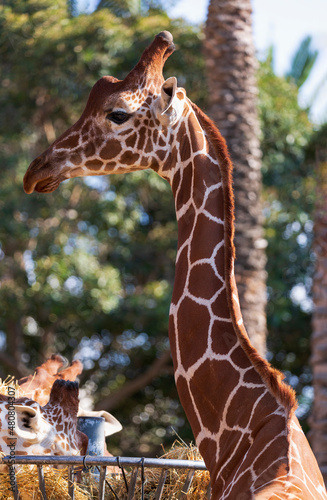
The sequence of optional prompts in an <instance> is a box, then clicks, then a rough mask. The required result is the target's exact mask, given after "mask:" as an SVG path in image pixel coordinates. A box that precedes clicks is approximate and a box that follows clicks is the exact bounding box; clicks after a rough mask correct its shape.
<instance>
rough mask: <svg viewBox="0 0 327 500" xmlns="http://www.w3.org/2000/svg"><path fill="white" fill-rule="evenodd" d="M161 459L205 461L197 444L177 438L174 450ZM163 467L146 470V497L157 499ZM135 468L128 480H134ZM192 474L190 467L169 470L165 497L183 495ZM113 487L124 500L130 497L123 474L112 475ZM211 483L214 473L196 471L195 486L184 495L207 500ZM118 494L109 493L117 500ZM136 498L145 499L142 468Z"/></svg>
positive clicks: (172, 497) (171, 497) (170, 498)
mask: <svg viewBox="0 0 327 500" xmlns="http://www.w3.org/2000/svg"><path fill="white" fill-rule="evenodd" d="M160 458H167V459H175V460H203V459H202V457H201V455H200V452H199V450H198V448H197V447H196V446H193V445H192V444H191V445H190V446H187V445H186V444H184V443H180V442H179V441H175V443H174V444H173V446H172V448H171V450H169V451H168V452H167V453H165V454H164V455H162V456H161V457H160ZM161 472H162V469H156V468H148V467H146V468H145V469H144V477H145V484H144V496H145V498H146V499H147V500H151V499H154V497H155V492H156V489H157V486H158V482H159V479H160V475H161ZM131 474H132V471H130V472H128V473H127V474H126V477H127V482H128V483H129V482H130V479H131ZM187 474H188V470H183V469H171V468H170V469H169V470H168V474H167V479H166V483H165V486H164V489H163V495H162V499H166V500H168V499H169V500H175V499H178V498H179V497H180V494H181V490H182V488H183V486H184V483H185V481H186V478H187ZM108 480H109V482H110V484H111V486H112V488H113V489H114V491H115V493H116V494H117V495H118V497H119V498H120V499H121V500H126V498H127V494H126V487H125V482H124V479H123V477H121V476H117V475H116V476H113V477H112V478H111V479H110V477H109V478H108ZM209 482H210V476H209V472H208V471H206V470H205V471H203V470H196V471H195V473H194V477H193V481H192V484H191V487H190V489H189V491H188V493H187V494H185V495H184V496H183V498H185V499H193V500H194V499H196V500H205V499H207V489H208V486H209ZM114 498H115V497H114V495H113V494H112V493H111V492H109V490H108V496H106V499H108V500H111V499H114ZM134 498H135V499H137V498H141V477H140V471H139V474H138V479H137V482H136V488H135V497H134Z"/></svg>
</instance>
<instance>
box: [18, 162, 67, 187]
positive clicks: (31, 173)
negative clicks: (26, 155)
mask: <svg viewBox="0 0 327 500" xmlns="http://www.w3.org/2000/svg"><path fill="white" fill-rule="evenodd" d="M66 178H67V177H66V176H65V175H63V174H61V175H59V176H58V175H56V176H55V175H53V172H52V168H51V165H50V164H49V162H47V161H46V160H45V157H44V156H43V155H41V156H39V157H38V158H36V159H35V160H34V161H32V163H31V164H30V166H29V167H28V169H27V172H26V174H25V176H24V180H23V185H24V191H25V193H27V194H31V193H33V192H34V191H37V192H38V193H52V191H55V189H57V187H58V186H59V184H60V183H61V182H62V181H63V180H65V179H66Z"/></svg>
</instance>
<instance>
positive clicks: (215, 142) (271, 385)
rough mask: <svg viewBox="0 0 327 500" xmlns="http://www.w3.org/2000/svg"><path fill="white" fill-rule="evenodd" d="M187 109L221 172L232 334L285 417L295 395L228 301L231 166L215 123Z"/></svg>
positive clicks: (292, 408)
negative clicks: (192, 113) (249, 335)
mask: <svg viewBox="0 0 327 500" xmlns="http://www.w3.org/2000/svg"><path fill="white" fill-rule="evenodd" d="M191 106H192V108H193V110H194V112H195V114H196V116H197V118H198V120H199V123H200V125H201V127H202V128H203V129H204V131H205V132H206V134H207V138H208V140H209V142H210V144H211V146H212V147H213V149H214V151H215V154H216V156H217V160H218V162H219V167H220V170H221V177H222V184H223V193H224V212H225V275H226V276H225V278H226V288H227V299H228V303H229V308H230V313H231V317H232V321H233V326H234V330H235V333H236V335H237V337H238V339H239V341H240V344H241V346H242V348H243V350H244V352H245V354H246V355H247V357H248V359H249V360H250V362H251V363H252V365H253V367H254V368H255V370H256V371H257V373H259V375H260V376H261V377H262V379H263V381H264V382H265V384H266V385H267V388H268V389H269V391H270V393H271V394H272V395H273V396H274V397H275V398H276V399H277V401H278V402H279V403H280V404H282V406H284V407H285V409H286V410H287V411H288V413H289V417H291V416H292V414H293V412H294V411H295V409H296V408H297V401H296V396H295V391H294V389H292V388H291V387H290V386H289V385H287V384H286V383H285V382H284V381H283V380H284V378H285V377H284V375H283V373H282V372H280V371H279V370H277V369H276V368H273V367H272V366H271V365H270V363H268V361H266V360H265V359H264V358H263V357H262V356H261V355H260V354H259V353H258V351H257V350H256V349H255V348H254V347H253V346H252V344H251V342H250V340H249V337H248V334H247V332H246V329H245V327H244V324H241V325H240V324H238V322H237V319H236V311H235V303H234V301H233V299H232V279H233V263H234V259H235V246H234V231H235V230H234V219H235V217H234V194H233V179H232V171H233V165H232V161H231V159H230V156H229V153H228V149H227V145H226V141H225V139H224V138H223V137H222V135H221V133H220V132H219V130H218V128H217V127H216V125H215V123H214V122H213V121H212V120H211V119H210V118H208V116H207V115H206V114H205V113H204V112H203V111H202V110H201V109H200V108H198V106H196V104H194V103H193V102H191Z"/></svg>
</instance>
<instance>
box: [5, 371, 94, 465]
mask: <svg viewBox="0 0 327 500" xmlns="http://www.w3.org/2000/svg"><path fill="white" fill-rule="evenodd" d="M78 404H79V402H78V384H77V382H69V381H66V380H56V381H55V382H54V384H53V387H52V390H51V393H50V400H49V402H48V404H47V405H45V406H43V407H42V406H41V405H40V404H39V403H37V402H36V401H34V400H32V399H29V398H26V397H22V398H17V399H15V398H13V397H10V396H9V397H8V396H4V395H0V423H1V426H0V429H1V430H0V451H2V452H4V453H5V454H6V455H10V452H11V451H13V452H14V453H15V454H16V455H27V454H28V455H77V454H85V453H86V449H87V444H88V439H87V436H85V434H83V433H82V432H80V431H79V430H77V413H78Z"/></svg>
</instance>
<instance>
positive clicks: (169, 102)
mask: <svg viewBox="0 0 327 500" xmlns="http://www.w3.org/2000/svg"><path fill="white" fill-rule="evenodd" d="M176 91H177V79H176V78H175V77H174V76H172V77H171V78H168V80H166V81H165V82H164V83H163V84H162V87H161V92H160V96H159V97H158V98H157V99H156V100H155V102H154V104H153V106H154V110H153V111H154V114H155V117H156V118H157V119H158V120H159V121H160V123H161V124H162V125H164V126H166V127H167V126H171V125H174V124H175V123H176V122H177V121H178V120H179V119H180V117H181V116H182V113H183V108H184V102H183V101H181V100H180V99H179V98H178V97H177V95H176Z"/></svg>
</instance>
